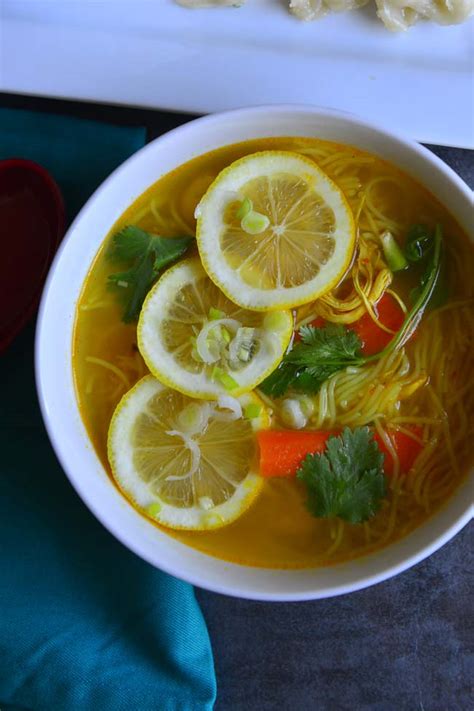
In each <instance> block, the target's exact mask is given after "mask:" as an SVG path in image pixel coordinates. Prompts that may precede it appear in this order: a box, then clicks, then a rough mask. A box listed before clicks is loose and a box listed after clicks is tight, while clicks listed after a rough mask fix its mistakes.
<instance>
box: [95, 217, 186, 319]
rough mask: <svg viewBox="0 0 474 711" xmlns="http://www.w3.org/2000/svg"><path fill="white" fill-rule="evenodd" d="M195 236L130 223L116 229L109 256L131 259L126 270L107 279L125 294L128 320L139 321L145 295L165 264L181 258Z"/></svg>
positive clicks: (124, 259) (115, 259)
mask: <svg viewBox="0 0 474 711" xmlns="http://www.w3.org/2000/svg"><path fill="white" fill-rule="evenodd" d="M192 239H193V238H192V237H159V236H158V235H153V234H150V233H149V232H145V231H144V230H141V229H140V228H139V227H134V226H133V225H130V226H129V227H124V229H123V230H121V231H120V232H117V234H115V235H114V237H113V240H112V247H111V249H110V252H109V257H110V258H111V259H113V260H114V261H120V262H128V263H129V264H130V268H129V269H128V270H127V271H123V272H118V273H115V274H110V276H109V278H108V281H109V284H111V285H113V287H114V288H117V290H119V291H120V293H122V294H123V299H124V312H123V316H122V320H123V321H125V323H129V322H130V321H136V320H137V319H138V316H139V314H140V309H141V307H142V304H143V301H144V299H145V296H146V295H147V293H148V291H149V290H150V289H151V287H152V286H153V283H154V281H155V279H156V278H157V276H158V274H159V272H160V270H161V269H163V267H166V266H168V264H170V263H171V262H174V261H175V260H176V259H178V257H180V256H181V255H182V254H183V253H184V252H185V251H186V249H187V247H188V246H189V244H190V242H191V241H192Z"/></svg>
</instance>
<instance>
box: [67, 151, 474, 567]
mask: <svg viewBox="0 0 474 711" xmlns="http://www.w3.org/2000/svg"><path fill="white" fill-rule="evenodd" d="M268 150H283V151H286V150H289V151H293V152H296V153H301V154H302V155H305V156H306V157H308V158H310V159H311V160H314V161H315V162H316V163H317V164H318V165H319V166H320V167H321V168H322V169H323V170H324V171H325V172H326V173H327V174H328V175H329V176H330V177H331V178H332V179H333V180H334V182H335V183H336V184H337V185H338V186H339V187H340V189H341V190H342V191H343V193H344V195H345V197H346V199H347V201H348V203H349V205H350V207H351V209H352V212H353V214H354V217H355V220H356V228H357V235H358V239H359V246H360V250H361V252H360V254H362V250H363V249H367V250H368V251H367V255H368V256H367V257H366V259H367V262H368V261H369V260H370V259H372V258H373V253H372V252H371V251H370V250H372V249H373V244H374V240H375V237H376V236H377V235H379V234H380V233H381V232H382V231H383V230H384V229H387V230H390V231H391V232H392V233H393V234H394V235H395V236H396V237H398V238H399V239H401V240H403V239H404V235H405V234H406V232H407V230H408V229H409V228H410V226H411V225H413V224H418V223H425V224H427V225H430V226H434V225H436V224H438V223H439V224H441V225H442V226H443V232H444V236H445V237H444V245H445V247H444V248H445V255H444V276H443V278H444V279H445V281H446V282H447V284H448V286H449V298H448V300H447V301H446V303H445V304H444V305H443V306H441V307H440V308H438V309H433V310H431V311H428V312H426V313H425V315H424V316H423V319H422V321H421V324H420V325H419V326H418V328H417V330H416V333H415V335H414V336H413V337H412V338H411V339H410V340H409V341H408V343H407V344H406V346H405V347H404V348H402V349H401V350H400V351H397V352H396V353H394V354H392V355H391V356H387V357H386V358H384V359H382V361H376V362H374V363H373V364H369V365H367V366H365V367H364V369H363V371H362V372H361V373H359V374H356V373H354V374H351V373H348V374H346V373H340V374H336V375H335V376H333V377H332V378H331V379H330V380H329V381H328V384H327V385H326V384H325V385H324V386H323V388H322V389H321V392H320V393H319V394H318V395H315V396H314V403H315V404H314V411H313V414H312V419H311V421H310V422H308V424H307V429H319V430H321V429H326V430H337V429H340V428H342V427H344V426H349V427H358V426H364V425H369V426H370V427H372V428H374V431H376V432H380V436H381V437H382V438H383V437H384V436H385V433H386V432H387V431H391V432H393V431H401V432H406V431H407V430H408V434H409V436H410V437H414V438H415V439H418V440H420V442H422V443H423V452H422V453H421V455H420V456H419V457H418V459H417V461H416V464H415V466H414V468H413V469H411V470H410V471H408V472H403V471H401V470H400V471H395V475H394V476H392V477H388V480H389V492H388V496H387V497H386V498H385V499H384V501H383V503H382V508H381V510H380V511H379V512H378V513H377V514H376V515H375V516H374V517H373V518H372V519H370V521H367V522H365V523H361V524H351V523H348V522H346V521H342V520H341V519H340V518H334V519H327V518H315V517H314V516H313V515H311V514H310V512H309V511H308V510H307V508H306V506H305V500H306V492H305V487H304V485H303V483H301V482H299V481H297V480H295V478H290V479H286V478H268V479H265V482H264V486H263V490H262V492H261V493H260V495H259V496H258V497H257V498H256V500H255V502H254V503H253V504H252V506H251V507H250V508H249V509H248V510H247V511H246V512H245V513H243V515H242V516H241V517H240V518H238V519H237V520H236V521H234V522H233V523H231V524H229V525H227V526H224V527H223V528H220V529H217V530H212V531H180V530H172V529H168V528H164V527H163V528H162V530H163V531H165V532H166V533H167V534H168V535H170V536H173V537H174V538H176V539H178V540H180V541H182V542H183V543H186V544H187V545H189V546H191V547H193V548H196V549H199V550H201V551H204V552H206V553H208V554H210V555H213V556H216V557H218V558H222V559H225V560H229V561H234V562H239V563H243V564H248V565H254V566H260V567H275V568H305V567H313V566H318V565H324V564H332V563H337V562H340V561H344V560H347V559H352V558H356V557H358V556H360V555H363V554H365V553H368V552H370V551H373V550H376V549H379V548H381V547H383V546H385V545H387V544H389V543H391V542H393V541H396V540H398V539H399V538H401V537H402V536H404V535H406V534H407V533H408V532H410V531H411V530H413V529H414V528H415V527H417V526H419V525H420V524H421V523H423V521H425V520H426V519H427V518H428V517H429V516H431V515H432V514H433V512H435V511H436V510H437V509H438V508H439V507H440V506H442V505H443V504H444V503H445V502H446V500H447V499H448V498H449V496H450V495H451V494H452V492H453V491H454V490H455V488H456V487H457V486H458V485H459V484H460V483H461V482H462V480H463V479H464V477H465V475H466V473H467V471H468V469H469V466H470V465H471V464H472V451H471V450H472V447H471V446H470V443H469V432H471V435H472V429H471V428H472V417H473V414H474V396H473V389H472V382H473V369H474V366H473V348H472V326H473V315H472V305H473V301H472V299H473V279H472V274H473V266H474V265H473V253H472V247H471V245H470V244H469V242H468V239H467V237H466V236H465V235H464V234H463V233H462V231H461V229H460V228H459V226H458V225H457V224H456V222H455V221H454V219H453V218H452V217H451V215H450V214H449V212H448V211H447V210H446V209H445V208H444V207H443V206H442V205H441V204H440V203H438V202H437V201H436V200H435V199H434V198H433V197H432V196H431V195H430V194H429V193H428V192H427V191H426V190H425V189H424V188H423V187H422V186H420V185H419V184H418V183H416V182H415V181H413V180H412V179H411V178H410V177H408V176H407V175H404V174H402V173H401V172H400V171H398V170H397V169H396V168H395V167H394V166H391V165H389V164H387V163H386V162H384V161H382V160H380V159H379V158H377V157H375V156H373V155H369V154H367V153H363V152H361V151H359V150H357V149H355V148H352V147H350V146H342V145H337V144H333V143H329V142H324V141H318V140H315V139H302V138H272V139H259V140H255V141H248V142H246V143H242V144H238V145H232V146H228V147H225V148H222V149H219V150H216V151H213V152H212V153H209V154H206V155H203V156H200V157H198V158H195V159H194V160H192V161H190V162H189V163H187V164H185V165H183V166H181V167H179V168H178V169H176V170H175V171H173V172H172V173H170V174H168V175H166V176H164V177H162V178H160V179H159V180H158V181H157V182H156V183H155V184H154V185H153V186H152V187H151V188H150V189H149V190H147V192H146V193H144V194H143V195H142V196H141V197H140V198H139V199H138V200H137V201H136V202H135V203H134V204H133V205H132V206H131V207H130V208H129V209H128V210H127V211H126V212H125V213H124V215H123V216H122V217H121V218H120V220H119V221H118V222H117V223H116V224H115V225H114V226H113V228H112V230H111V233H110V234H109V236H108V237H106V238H105V241H104V243H103V245H102V247H101V249H100V251H99V253H98V255H97V257H96V259H95V261H94V263H93V265H92V267H91V270H90V272H89V275H88V277H87V279H86V282H85V285H84V289H83V292H82V294H81V298H80V301H79V303H78V307H77V316H76V325H75V332H74V350H73V369H74V376H75V382H76V390H77V397H78V400H79V405H80V410H81V414H82V418H83V421H84V424H85V426H86V428H87V431H88V433H89V436H90V439H91V441H92V443H93V446H94V448H95V450H96V452H97V454H98V456H99V457H100V460H101V462H102V463H103V465H104V467H105V468H106V469H107V470H108V471H110V468H109V463H108V458H107V432H108V428H109V424H110V421H111V417H112V414H113V412H114V409H115V407H116V406H117V403H118V402H119V401H120V399H121V397H122V396H123V395H124V393H125V392H126V391H127V390H129V389H130V388H131V387H132V386H133V385H134V384H135V383H136V382H137V381H138V380H139V379H140V378H141V377H142V376H144V375H146V374H147V373H148V369H147V367H146V365H145V363H144V361H143V359H142V357H141V355H140V352H139V350H138V347H137V327H136V323H129V324H126V323H123V322H122V320H121V318H122V308H121V304H120V302H119V300H118V299H117V296H116V293H114V292H113V291H112V290H111V289H110V287H108V286H107V277H108V275H110V274H111V273H113V272H115V271H116V265H114V264H112V263H111V261H110V259H109V258H108V257H107V252H108V249H109V247H110V240H111V236H112V235H113V234H114V233H116V232H117V231H118V230H119V229H121V228H122V227H124V226H126V225H136V226H138V227H140V228H142V229H143V230H146V231H149V232H152V233H155V234H160V235H162V236H169V237H175V236H182V235H193V234H194V232H195V219H194V212H195V209H196V206H197V204H198V203H199V201H200V199H201V197H202V196H203V194H204V193H205V191H206V190H207V188H208V186H209V185H210V184H211V183H212V181H213V180H214V179H215V177H216V176H217V175H218V174H219V172H220V171H221V170H222V169H224V168H225V167H226V166H228V165H229V164H230V163H232V162H233V161H235V160H236V159H238V158H241V157H243V156H246V155H249V154H252V153H254V152H256V151H268ZM446 203H447V204H448V203H449V195H446ZM190 254H191V255H197V249H196V246H195V245H194V246H192V247H191V248H190V250H188V253H187V254H186V257H189V255H190ZM360 254H359V257H358V258H360V259H361V264H360V266H361V269H363V268H364V263H363V260H364V259H365V257H363V255H362V257H360ZM374 263H376V262H374ZM380 269H381V268H380ZM382 276H383V275H382ZM382 276H381V278H382ZM421 277H422V274H421V272H420V270H419V271H417V270H416V269H414V270H406V271H402V272H399V273H395V274H394V276H393V281H392V283H391V284H390V286H389V292H394V293H395V295H396V296H397V297H398V298H399V299H401V300H402V301H403V302H404V303H408V299H409V295H410V290H411V289H413V287H415V286H416V285H417V283H418V282H419V280H420V279H421ZM349 288H350V285H349V284H348V281H347V279H346V281H345V282H343V284H342V285H341V286H340V287H339V289H338V290H335V291H334V292H331V293H334V298H335V299H336V298H339V299H342V298H344V297H345V294H346V293H347V291H348V290H349ZM334 308H335V306H334V303H331V302H330V300H329V301H328V300H324V303H321V304H319V302H318V303H317V304H316V307H315V306H314V304H307V305H304V306H302V307H299V308H298V309H297V310H296V311H295V322H296V323H297V324H299V323H301V322H302V321H303V322H304V320H305V318H308V317H309V316H314V315H315V314H316V316H318V317H320V318H325V319H328V320H330V318H329V317H330V315H331V313H332V312H333V311H334ZM361 370H362V369H361ZM356 376H357V377H356ZM351 378H352V379H351ZM263 399H264V402H266V403H267V405H268V406H269V407H270V408H271V410H272V411H273V421H272V427H275V428H278V429H281V428H282V427H285V422H284V418H283V417H282V413H281V412H280V410H279V402H280V401H279V400H278V399H276V400H275V399H272V398H270V399H269V398H268V397H267V396H265V395H263ZM413 427H416V428H417V429H416V430H413V429H412V428H413ZM396 468H397V467H395V469H396ZM156 525H158V524H156Z"/></svg>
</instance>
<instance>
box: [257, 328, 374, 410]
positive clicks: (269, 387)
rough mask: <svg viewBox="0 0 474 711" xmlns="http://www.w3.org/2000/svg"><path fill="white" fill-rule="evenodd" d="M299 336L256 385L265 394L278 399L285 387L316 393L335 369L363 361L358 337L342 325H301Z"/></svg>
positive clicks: (283, 392)
mask: <svg viewBox="0 0 474 711" xmlns="http://www.w3.org/2000/svg"><path fill="white" fill-rule="evenodd" d="M299 334H300V336H301V341H300V342H299V343H297V344H296V345H295V346H294V348H293V350H292V351H290V352H289V353H287V355H286V356H285V357H284V359H283V361H282V363H281V365H280V367H279V368H277V369H276V370H274V371H273V373H272V374H271V375H269V376H268V378H266V379H265V380H264V381H263V383H261V385H260V386H259V387H260V388H261V389H262V390H263V392H264V393H265V394H266V395H269V396H270V397H280V396H281V395H284V394H285V392H286V390H287V389H288V388H289V387H291V388H293V389H294V390H300V391H303V392H306V393H317V392H318V391H319V389H320V387H321V385H322V384H323V383H324V381H325V380H327V379H328V378H330V377H331V375H334V373H336V372H337V371H338V370H341V369H342V368H345V367H347V365H349V364H350V365H360V364H361V363H362V362H363V360H364V359H363V357H362V356H361V347H362V343H361V341H360V339H359V337H358V335H357V334H356V333H355V332H354V331H350V330H349V329H348V328H345V327H344V326H341V325H337V324H333V323H330V324H327V325H326V326H323V327H321V328H316V327H314V326H302V327H301V328H300V330H299Z"/></svg>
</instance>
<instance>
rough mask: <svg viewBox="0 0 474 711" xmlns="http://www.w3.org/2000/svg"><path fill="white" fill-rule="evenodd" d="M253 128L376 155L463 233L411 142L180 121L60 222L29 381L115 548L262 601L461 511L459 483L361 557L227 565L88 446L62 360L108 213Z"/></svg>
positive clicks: (307, 112) (221, 119)
mask: <svg viewBox="0 0 474 711" xmlns="http://www.w3.org/2000/svg"><path fill="white" fill-rule="evenodd" d="M264 136H315V137H318V138H324V139H329V140H334V141H339V142H342V143H349V144H353V145H355V146H358V147H359V148H362V149H366V150H368V151H371V152H373V153H376V154H378V155H379V156H381V157H383V158H385V159H387V160H389V161H391V162H392V163H394V164H395V165H398V166H399V167H400V168H402V169H403V170H406V171H407V172H408V173H410V174H411V175H412V176H413V177H414V178H416V179H417V180H419V181H420V182H422V183H423V184H424V185H425V186H426V187H427V188H428V189H429V190H431V192H432V193H433V194H434V195H436V196H437V197H438V198H439V199H440V200H441V202H444V203H446V204H447V205H448V206H449V209H450V211H451V212H452V213H453V214H454V215H455V217H456V218H457V219H458V221H459V222H460V223H461V225H462V226H463V227H464V229H465V230H466V231H467V232H470V233H471V236H472V231H473V226H472V202H471V199H472V198H471V192H470V190H469V188H468V187H467V186H466V185H465V184H464V182H463V181H462V180H461V179H460V178H459V177H458V176H457V175H456V174H455V173H454V172H453V171H452V170H451V169H450V168H448V167H447V166H446V165H445V164H444V163H443V162H442V161H441V160H440V159H439V158H437V157H436V156H434V155H433V154H432V153H430V152H429V151H428V150H426V149H425V148H423V147H422V146H420V145H417V144H415V143H413V142H411V141H408V140H406V139H403V138H400V137H398V136H394V135H393V134H391V133H387V132H386V131H384V130H382V129H381V128H379V127H378V126H374V125H371V124H369V123H367V122H365V121H362V120H360V119H358V118H356V117H353V116H351V115H349V114H342V113H336V112H333V111H328V110H325V109H318V108H312V107H301V106H267V107H260V108H250V109H242V110H238V111H232V112H229V113H223V114H216V115H211V116H207V117H205V118H201V119H198V120H196V121H191V122H190V123H187V124H185V125H184V126H181V127H179V128H177V129H175V130H174V131H171V132H169V133H167V134H165V135H164V136H162V137H160V138H158V139H156V140H155V141H153V142H152V143H150V144H149V145H147V146H146V147H145V148H143V149H142V150H140V151H139V152H138V153H136V154H135V155H134V156H132V157H131V158H130V159H129V160H128V161H126V162H125V163H124V164H123V165H122V166H121V167H120V168H118V169H117V170H116V171H115V172H114V173H113V174H112V175H111V176H110V177H109V178H108V179H107V180H106V181H105V182H104V184H103V185H102V186H101V187H100V188H99V189H98V190H97V191H96V192H95V193H94V195H93V196H92V197H91V199H90V200H89V201H88V202H87V204H86V205H85V207H84V208H83V209H82V211H81V212H80V214H79V216H78V217H77V218H76V220H75V222H74V223H73V225H72V226H71V228H70V229H69V232H68V234H67V236H66V237H65V239H64V241H63V243H62V246H61V248H60V250H59V252H58V254H57V256H56V259H55V261H54V264H53V266H52V268H51V271H50V274H49V277H48V280H47V284H46V287H45V290H44V294H43V299H42V303H41V308H40V314H39V320H38V328H37V339H36V378H37V387H38V393H39V399H40V403H41V409H42V413H43V417H44V420H45V423H46V427H47V430H48V433H49V437H50V439H51V442H52V444H53V447H54V449H55V451H56V454H57V456H58V458H59V461H60V462H61V464H62V466H63V468H64V471H65V472H66V474H67V476H68V477H69V479H70V481H71V483H72V485H73V486H74V487H75V489H76V491H77V492H78V494H79V495H80V496H81V498H82V499H83V501H84V502H85V503H86V504H87V506H88V507H89V508H90V509H91V511H92V512H93V513H94V514H95V516H97V518H98V519H99V520H100V521H101V522H102V523H103V525H104V526H105V527H106V528H107V529H108V530H109V531H110V532H111V533H112V534H113V535H114V536H116V537H117V538H118V539H119V540H120V541H121V542H122V543H123V544H124V545H126V546H127V547H128V548H130V549H131V550H132V551H134V552H135V553H136V554H137V555H139V556H141V557H142V558H144V559H145V560H147V561H148V562H149V563H151V564H152V565H154V566H156V567H158V568H161V569H162V570H165V571H167V572H168V573H171V574H172V575H175V576H177V577H179V578H182V579H184V580H187V581H189V582H191V583H194V584H195V585H199V586H200V587H203V588H208V589H210V590H214V591H217V592H221V593H226V594H228V595H236V596H239V597H245V598H255V599H262V600H308V599H315V598H324V597H330V596H332V595H339V594H342V593H346V592H352V591H354V590H358V589H360V588H363V587H366V586H368V585H372V584H374V583H377V582H380V581H382V580H385V579H387V578H389V577H391V576H393V575H396V574H397V573H400V572H401V571H403V570H405V569H406V568H409V567H410V566H412V565H414V564H415V563H417V562H418V561H420V560H422V559H423V558H425V557H426V556H428V555H430V554H431V553H433V551H435V550H437V549H438V548H439V547H440V546H442V545H443V544H444V543H446V541H448V540H449V539H450V538H452V537H453V536H454V535H455V534H456V533H457V532H458V531H459V530H460V529H461V528H462V527H463V526H464V525H465V524H466V523H467V522H468V520H469V519H470V518H471V517H472V504H471V499H472V497H471V495H470V491H471V490H470V489H468V486H469V482H466V483H465V485H463V486H462V487H461V488H459V489H458V490H457V491H456V493H455V494H454V496H453V497H452V498H451V499H450V500H449V501H448V503H447V504H446V506H445V507H444V508H443V509H442V510H441V511H439V512H438V513H437V514H436V515H435V516H433V517H432V518H431V519H429V520H428V521H427V522H426V523H425V524H423V525H422V526H420V527H419V528H418V529H417V530H416V531H414V532H413V533H412V534H410V535H409V536H407V537H406V538H404V539H403V540H401V541H399V542H398V543H395V544H394V545H391V546H389V547H387V548H385V549H384V550H382V551H380V552H378V553H374V554H372V555H370V556H367V557H365V558H360V559H358V560H355V561H353V562H349V563H343V564H340V565H336V566H332V567H327V568H317V569H313V570H291V571H287V570H264V569H259V568H251V567H247V566H240V565H235V564H231V563H226V562H223V561H220V560H217V559H215V558H212V557H210V556H207V555H205V554H203V553H199V552H198V551H195V550H193V549H191V548H189V547H187V546H185V545H183V544H182V543H179V542H178V541H175V540H173V539H172V538H170V537H169V536H167V535H166V534H165V533H163V532H161V531H160V530H158V529H157V528H156V527H155V526H153V525H152V524H151V523H150V522H148V521H147V520H146V519H145V518H143V517H142V516H140V515H139V514H138V513H137V512H136V511H135V510H134V509H133V508H132V506H130V504H128V503H127V501H126V500H125V499H124V498H123V497H122V496H121V495H120V494H119V493H118V491H117V489H116V488H115V487H114V486H113V485H112V483H111V481H110V479H109V477H108V475H107V473H106V472H105V471H104V469H103V467H102V465H101V463H100V461H99V459H98V458H97V456H96V454H95V452H94V450H93V448H92V446H91V444H90V443H89V440H88V437H87V434H86V430H85V428H84V425H83V423H82V421H81V417H80V414H79V410H78V407H77V402H76V397H75V393H74V386H73V377H72V368H71V345H72V330H73V323H74V311H75V307H76V302H77V299H78V296H79V293H80V289H81V286H82V283H83V281H84V279H85V277H86V274H87V272H88V270H89V266H90V264H91V262H92V260H93V258H94V256H95V254H96V252H97V250H98V248H99V246H100V244H101V242H102V240H103V239H104V237H105V235H106V234H107V233H108V231H109V229H110V227H111V226H112V225H113V223H114V222H115V221H116V219H117V218H118V217H119V216H120V215H121V214H122V213H123V211H124V210H125V209H126V208H127V207H128V206H129V205H130V203H131V202H133V201H134V200H135V198H137V197H138V196H139V195H140V194H141V193H142V192H143V191H144V190H145V189H146V188H148V187H149V186H150V185H151V184H152V183H154V182H155V181H156V180H157V179H158V178H159V177H160V176H162V175H164V174H165V173H167V172H168V171H170V170H172V169H173V168H175V167H176V166H178V165H180V164H181V163H184V162H186V161H188V160H189V159H190V158H193V157H194V156H197V155H199V154H202V153H205V152H207V151H210V150H212V149H214V148H218V147H219V146H224V145H226V144H229V143H236V142H238V141H244V140H246V139H251V138H258V137H264ZM471 485H472V482H471Z"/></svg>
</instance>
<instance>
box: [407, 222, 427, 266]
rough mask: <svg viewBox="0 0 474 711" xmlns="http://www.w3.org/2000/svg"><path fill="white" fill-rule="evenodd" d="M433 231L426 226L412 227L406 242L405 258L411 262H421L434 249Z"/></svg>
mask: <svg viewBox="0 0 474 711" xmlns="http://www.w3.org/2000/svg"><path fill="white" fill-rule="evenodd" d="M433 244H434V236H433V230H431V229H430V228H429V227H427V226H426V225H412V226H411V227H410V229H409V230H408V234H407V237H406V240H405V247H404V250H403V251H404V252H405V257H406V258H407V259H408V261H409V262H413V263H416V262H420V261H421V260H422V259H423V258H424V257H426V255H427V253H428V252H429V251H430V250H431V249H432V248H433Z"/></svg>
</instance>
